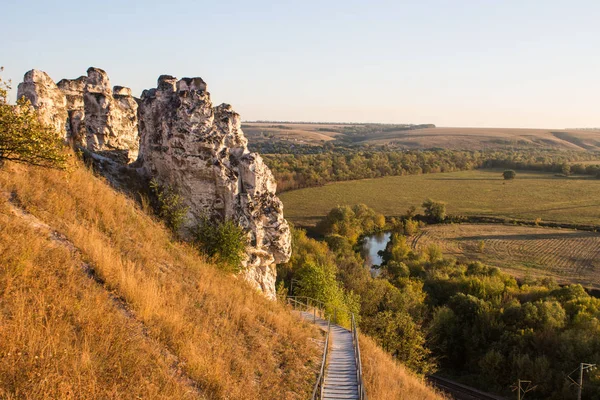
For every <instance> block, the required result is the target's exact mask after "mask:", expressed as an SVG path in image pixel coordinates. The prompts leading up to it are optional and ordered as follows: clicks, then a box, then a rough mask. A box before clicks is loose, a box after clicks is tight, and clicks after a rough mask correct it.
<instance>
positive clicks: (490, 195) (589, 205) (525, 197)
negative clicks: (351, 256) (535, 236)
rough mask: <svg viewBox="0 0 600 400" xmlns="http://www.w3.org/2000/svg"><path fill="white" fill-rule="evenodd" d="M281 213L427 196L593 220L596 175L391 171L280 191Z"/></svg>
mask: <svg viewBox="0 0 600 400" xmlns="http://www.w3.org/2000/svg"><path fill="white" fill-rule="evenodd" d="M280 197H281V200H282V201H283V204H284V206H285V212H286V216H287V217H288V218H289V219H290V220H291V221H293V222H295V223H296V224H299V225H304V226H311V225H314V224H315V223H316V222H317V221H318V219H319V218H321V217H322V216H324V215H325V214H326V213H327V212H329V210H331V209H332V208H333V207H335V206H337V205H345V204H357V203H365V204H366V205H368V206H369V207H371V208H373V209H375V210H376V211H377V212H380V213H383V214H385V215H401V214H403V213H404V212H406V210H407V209H408V208H409V207H410V206H416V207H420V205H421V203H422V202H423V200H425V199H426V198H428V197H430V198H432V199H434V200H439V201H444V202H446V203H448V212H449V213H450V214H462V215H487V216H503V217H511V218H519V219H527V220H535V219H536V218H541V219H542V220H543V221H556V222H572V223H581V224H598V223H599V222H600V200H599V199H600V180H598V179H593V178H577V177H572V178H563V177H557V176H554V175H553V174H547V173H533V172H520V171H519V172H517V178H516V179H515V180H514V181H505V180H504V179H503V178H502V172H501V171H482V170H477V171H464V172H452V173H442V174H427V175H411V176H390V177H385V178H378V179H365V180H358V181H347V182H338V183H332V184H327V185H325V186H321V187H315V188H307V189H300V190H294V191H290V192H286V193H282V194H281V196H280Z"/></svg>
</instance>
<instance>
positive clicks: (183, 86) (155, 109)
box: [138, 75, 291, 298]
mask: <svg viewBox="0 0 600 400" xmlns="http://www.w3.org/2000/svg"><path fill="white" fill-rule="evenodd" d="M139 127H140V137H141V143H140V156H139V160H138V163H139V166H140V168H141V169H142V171H143V173H144V174H145V175H146V176H148V177H154V178H156V179H158V180H159V182H161V183H163V184H168V185H171V186H173V187H175V188H176V189H177V191H178V192H179V194H180V195H181V196H182V197H183V199H184V200H185V202H186V204H187V205H188V206H189V215H188V219H187V227H188V228H189V227H192V226H193V225H194V224H196V223H197V222H198V221H200V219H201V218H202V217H203V216H207V217H211V218H216V219H220V220H224V219H232V220H234V221H236V222H238V223H239V224H240V225H241V226H242V227H243V228H244V229H245V230H246V232H247V234H248V246H247V249H246V250H247V251H246V252H247V257H246V259H245V260H244V262H243V272H242V274H243V275H244V277H245V278H246V279H247V280H248V281H249V282H251V283H252V284H253V285H254V286H255V287H256V288H257V289H259V290H261V291H263V292H264V293H265V294H266V295H267V296H268V297H270V298H274V297H275V277H276V270H275V264H276V263H282V262H286V261H287V260H289V257H290V254H291V235H290V229H289V226H288V224H287V222H286V220H285V219H284V218H283V206H282V203H281V201H280V200H279V198H277V196H275V189H276V184H275V179H274V178H273V175H272V174H271V171H270V170H269V168H268V167H267V166H266V165H265V164H264V162H263V160H262V158H261V157H260V156H259V155H258V154H256V153H250V152H249V151H248V148H247V140H246V138H245V136H244V133H243V132H242V130H241V128H240V117H239V115H238V114H237V113H236V112H235V111H233V109H232V108H231V106H229V105H226V104H222V105H220V106H218V107H214V108H213V105H212V103H211V100H210V94H209V93H208V92H207V90H206V83H204V81H203V80H202V79H201V78H184V79H181V80H177V79H176V78H174V77H172V76H168V75H163V76H161V77H160V78H159V79H158V87H157V88H156V89H150V90H145V91H144V92H143V93H142V97H141V100H140V106H139Z"/></svg>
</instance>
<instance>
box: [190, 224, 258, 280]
mask: <svg viewBox="0 0 600 400" xmlns="http://www.w3.org/2000/svg"><path fill="white" fill-rule="evenodd" d="M194 239H195V243H196V245H197V246H198V248H199V249H200V250H201V251H202V252H203V253H205V254H206V255H208V256H209V257H215V258H216V259H217V260H218V261H220V262H221V263H223V264H225V266H226V267H229V268H230V269H232V270H234V271H236V272H238V271H239V270H240V268H241V263H242V260H243V259H244V256H245V250H246V244H247V241H248V238H247V236H246V233H245V232H244V229H243V228H242V227H241V226H239V225H238V224H236V223H235V222H234V221H232V220H225V221H224V222H216V221H211V220H209V219H208V218H204V219H203V220H202V221H201V222H200V223H199V224H198V225H197V226H196V228H195V229H194Z"/></svg>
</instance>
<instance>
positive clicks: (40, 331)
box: [0, 162, 437, 399]
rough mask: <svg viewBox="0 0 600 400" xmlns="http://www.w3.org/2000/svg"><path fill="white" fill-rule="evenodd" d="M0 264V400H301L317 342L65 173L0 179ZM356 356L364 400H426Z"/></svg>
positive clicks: (102, 189) (117, 198) (369, 346)
mask: <svg viewBox="0 0 600 400" xmlns="http://www.w3.org/2000/svg"><path fill="white" fill-rule="evenodd" d="M9 195H10V196H11V197H12V198H11V201H10V202H9V201H8V200H7V198H8V196H9ZM20 210H25V212H26V214H22V213H19V212H16V211H20ZM0 254H1V255H2V256H1V258H0V398H7V399H17V398H19V399H21V398H26V399H44V398H47V399H50V398H52V399H54V398H61V399H62V398H65V399H69V398H72V399H76V398H77V399H91V398H101V399H129V398H148V399H186V398H207V399H306V398H309V396H310V392H311V390H312V386H313V384H314V381H315V378H316V373H317V371H318V368H319V366H320V364H319V363H320V357H321V349H320V348H319V345H318V343H319V339H322V336H321V333H320V332H319V331H318V330H317V329H316V328H315V327H313V326H311V325H310V324H307V323H303V322H300V321H299V319H298V318H297V316H294V315H292V314H291V313H290V312H289V310H287V309H285V308H283V307H282V306H280V305H278V304H276V303H274V302H271V301H268V300H266V299H265V298H264V297H263V296H262V295H260V294H258V293H256V292H255V291H254V290H253V289H252V288H251V287H250V286H248V285H246V284H245V283H244V282H243V281H241V280H240V279H238V278H236V277H234V276H232V275H230V274H226V273H225V272H222V271H221V270H220V269H218V268H215V266H213V265H209V264H207V263H206V262H205V261H204V260H203V259H201V258H200V257H199V256H198V254H197V253H196V252H195V251H194V250H193V249H192V248H191V247H189V246H187V245H185V244H182V243H177V242H175V241H173V240H172V238H171V237H170V235H169V233H168V231H167V230H166V229H165V228H164V227H163V225H162V224H161V223H159V222H157V221H156V220H154V219H153V218H152V217H149V216H148V215H147V214H145V213H144V212H143V211H142V210H141V209H140V208H139V207H138V206H137V205H136V204H135V203H134V202H133V201H132V200H130V199H129V198H127V197H126V196H124V195H122V194H118V193H116V192H115V191H114V190H113V189H111V188H110V187H109V186H108V185H107V184H106V183H105V182H104V181H103V179H100V178H98V177H95V176H94V175H93V174H92V173H91V172H90V171H88V170H87V169H86V168H84V167H83V166H82V165H80V164H79V163H77V162H75V163H74V164H73V166H72V168H71V170H70V171H69V172H63V171H53V170H46V169H40V168H30V167H25V166H22V165H14V164H7V165H5V166H4V167H3V168H2V169H0ZM88 266H89V267H88ZM90 269H91V271H92V275H90V273H89V272H90ZM361 343H362V346H363V359H364V360H365V376H366V377H367V389H368V391H369V395H370V398H371V399H394V398H398V399H429V398H437V397H436V396H435V395H434V392H433V391H432V390H431V389H429V388H427V387H426V386H425V385H424V384H423V383H422V382H421V381H420V380H419V379H418V378H416V377H414V376H413V375H412V374H410V373H408V372H407V371H406V370H405V369H404V368H403V367H402V366H400V365H398V364H397V363H395V362H394V361H393V360H392V359H391V358H390V357H389V356H388V355H386V354H385V353H384V352H383V351H382V350H381V349H379V348H377V347H376V345H375V344H373V342H372V341H370V340H369V339H367V338H363V339H362V342H361Z"/></svg>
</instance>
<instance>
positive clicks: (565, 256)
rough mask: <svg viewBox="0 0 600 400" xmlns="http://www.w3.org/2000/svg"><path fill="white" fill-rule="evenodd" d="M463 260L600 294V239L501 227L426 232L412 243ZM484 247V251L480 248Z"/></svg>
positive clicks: (573, 233) (567, 232) (566, 232)
mask: <svg viewBox="0 0 600 400" xmlns="http://www.w3.org/2000/svg"><path fill="white" fill-rule="evenodd" d="M433 243H435V244H437V245H439V246H440V247H441V249H442V251H443V252H444V254H445V255H449V256H452V257H455V258H457V259H459V260H461V259H467V260H479V261H481V262H483V263H485V264H488V265H493V266H497V267H500V268H502V269H503V270H505V271H506V272H509V273H511V274H512V275H515V276H517V277H524V276H532V277H553V278H555V279H556V280H557V282H559V283H580V284H582V285H583V286H585V287H590V288H594V289H600V275H599V274H598V272H600V234H598V233H594V232H583V231H575V230H570V229H556V228H540V227H525V226H511V225H498V224H448V225H431V226H427V227H425V228H424V229H423V230H422V231H421V233H420V234H418V235H416V236H415V237H413V238H412V240H411V245H412V247H413V248H416V249H419V250H423V249H425V248H427V246H429V245H431V244H433ZM481 243H483V249H482V250H480V248H479V246H481Z"/></svg>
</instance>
